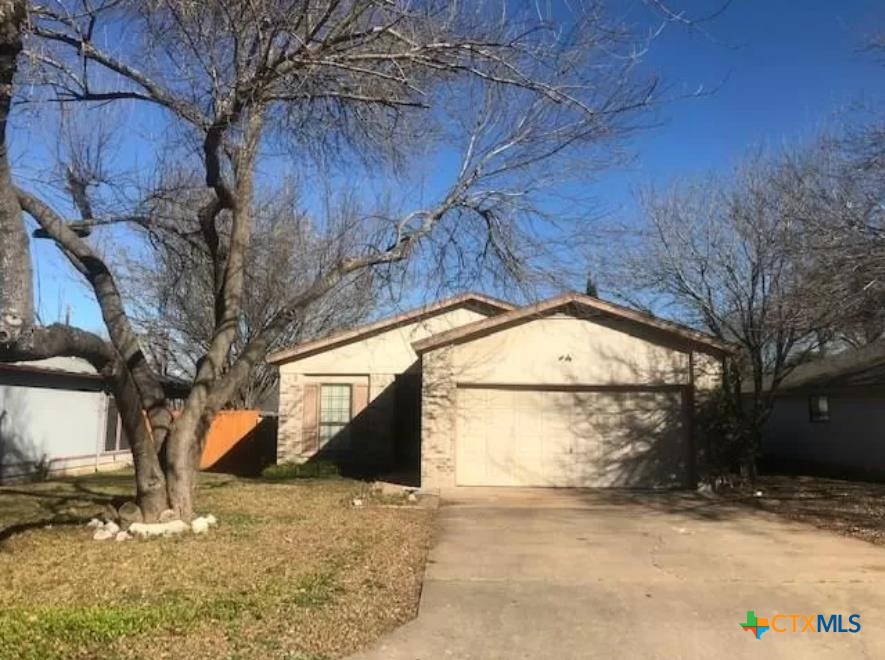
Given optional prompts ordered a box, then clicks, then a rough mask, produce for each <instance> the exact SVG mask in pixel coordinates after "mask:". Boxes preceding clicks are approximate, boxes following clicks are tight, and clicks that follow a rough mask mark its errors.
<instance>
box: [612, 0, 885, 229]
mask: <svg viewBox="0 0 885 660" xmlns="http://www.w3.org/2000/svg"><path fill="white" fill-rule="evenodd" d="M716 4H717V3H715V2H696V3H689V10H688V11H689V14H691V13H692V12H694V15H701V14H703V12H704V11H708V12H709V11H710V7H711V6H716ZM703 28H704V31H705V33H702V32H701V31H698V30H687V29H684V28H679V27H678V26H675V25H671V26H669V27H668V28H667V29H666V30H665V31H664V32H663V33H662V35H661V36H660V37H659V38H658V40H657V41H656V43H655V44H654V46H653V47H652V51H651V52H650V53H649V55H648V57H647V59H646V64H645V65H646V67H647V68H649V69H650V70H653V71H657V72H658V73H660V74H661V76H662V78H663V80H664V82H665V84H666V85H668V86H669V94H670V95H671V96H673V97H679V95H685V94H688V95H690V94H692V93H693V92H694V91H695V90H698V89H702V90H704V91H705V92H710V93H709V94H708V95H706V96H699V97H696V98H686V99H684V100H676V101H673V102H672V103H667V104H666V105H665V106H663V107H662V108H661V110H660V112H659V118H660V121H661V125H660V126H658V127H655V128H652V129H650V130H648V131H644V132H641V133H639V134H637V135H636V137H635V139H633V140H632V142H631V145H630V146H631V149H632V151H633V153H634V161H633V162H632V163H631V164H630V166H629V167H628V168H624V169H619V170H617V171H614V172H612V173H610V175H609V176H607V177H605V179H604V181H602V182H601V185H600V191H599V196H600V200H601V201H602V202H603V203H604V204H605V205H606V206H607V207H609V210H611V211H616V212H621V213H627V214H629V213H633V212H634V209H633V205H632V198H631V195H630V189H631V187H632V186H635V185H637V184H646V183H650V182H654V183H655V184H665V183H666V182H668V181H670V180H673V179H677V178H680V177H683V176H691V175H699V174H702V173H704V172H706V171H709V170H723V169H729V168H731V167H732V166H733V165H734V164H735V163H736V161H737V160H738V159H739V158H740V157H741V156H742V155H744V154H745V153H746V152H747V151H748V150H750V149H753V148H755V147H756V146H760V145H764V146H767V147H770V148H778V147H780V146H784V145H789V144H796V143H799V142H801V141H804V140H807V139H809V138H811V137H813V136H814V135H815V133H817V132H818V131H820V130H822V129H825V128H826V127H827V126H831V125H832V124H833V122H836V121H838V119H839V117H840V115H841V116H844V114H845V113H846V112H848V111H850V109H851V108H852V107H853V106H855V105H856V104H859V103H868V104H871V105H877V106H878V107H879V108H880V109H881V108H882V102H883V100H885V66H883V64H885V63H883V62H881V61H878V62H877V60H876V58H875V57H874V56H872V55H871V54H870V53H869V52H864V51H863V48H864V46H865V44H866V43H867V42H868V40H869V38H870V37H872V36H873V35H874V34H875V33H876V32H882V31H885V2H881V0H842V1H838V2H835V1H832V0H830V1H827V0H734V1H733V2H731V4H729V5H728V6H727V7H726V9H725V11H724V13H723V14H721V15H720V16H718V17H717V18H715V19H714V20H712V21H711V22H707V23H704V24H703Z"/></svg>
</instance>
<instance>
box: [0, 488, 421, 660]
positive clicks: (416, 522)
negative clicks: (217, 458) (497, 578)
mask: <svg viewBox="0 0 885 660" xmlns="http://www.w3.org/2000/svg"><path fill="white" fill-rule="evenodd" d="M131 483H132V476H131V474H119V473H117V474H111V475H109V474H103V475H91V476H89V477H84V478H77V479H69V480H61V481H50V482H46V483H41V484H27V485H14V486H7V487H0V575H3V576H4V580H3V581H2V582H0V658H3V659H6V658H17V659H18V658H34V659H37V658H39V659H41V660H42V659H45V658H94V657H108V658H145V657H149V658H183V657H186V658H219V657H221V658H228V657H230V658H233V657H236V658H312V659H320V658H335V657H340V656H343V655H346V654H348V653H351V652H353V651H355V650H357V649H359V648H361V647H363V646H365V645H367V644H369V643H371V642H372V641H374V640H375V639H376V638H378V637H379V636H380V635H382V634H384V633H385V632H387V631H389V630H391V629H392V628H394V627H396V626H398V625H399V624H401V623H403V622H404V621H406V620H408V619H410V618H412V617H413V616H414V614H415V612H416V608H417V601H418V596H419V591H420V584H421V579H422V575H423V569H424V560H425V556H426V551H427V547H428V544H429V539H430V524H431V520H430V518H431V513H430V512H429V511H427V510H424V509H420V508H415V507H395V508H392V507H378V506H371V505H368V504H367V505H366V506H363V507H353V506H352V505H351V502H352V500H353V499H354V498H356V497H365V499H366V501H367V502H368V501H369V498H368V497H367V491H368V486H367V484H365V483H362V482H356V481H351V480H347V479H341V478H338V479H326V480H315V479H314V480H304V481H293V482H283V481H275V482H272V483H269V482H261V481H249V480H243V479H237V478H233V477H228V476H224V475H207V474H204V475H202V480H201V486H200V490H201V492H200V494H199V501H200V502H201V505H202V507H203V509H202V511H203V512H205V513H213V514H215V515H216V516H217V517H218V519H219V523H218V526H217V527H215V528H213V529H212V530H211V531H210V532H209V534H207V535H202V536H196V535H187V536H183V537H180V538H175V539H154V540H144V541H135V540H131V541H126V542H123V543H117V542H115V541H103V542H98V541H93V540H92V538H91V536H92V530H90V529H87V528H86V527H85V526H84V525H83V521H84V520H88V519H89V518H90V517H91V516H93V515H95V514H96V513H99V512H100V511H102V510H103V509H104V508H105V507H106V506H107V505H108V504H115V503H119V502H121V501H122V500H123V499H125V498H126V497H128V495H129V492H130V489H131Z"/></svg>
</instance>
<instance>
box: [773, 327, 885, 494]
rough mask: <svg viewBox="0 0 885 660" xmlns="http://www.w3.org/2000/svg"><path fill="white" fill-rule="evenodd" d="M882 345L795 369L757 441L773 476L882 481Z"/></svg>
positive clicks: (884, 441)
mask: <svg viewBox="0 0 885 660" xmlns="http://www.w3.org/2000/svg"><path fill="white" fill-rule="evenodd" d="M883 429H885V341H877V342H874V343H872V344H869V345H868V346H865V347H863V348H859V349H849V350H845V351H842V352H840V353H836V354H834V355H831V356H827V357H822V358H818V359H816V360H813V361H809V362H806V363H804V364H800V365H798V366H797V367H795V368H794V369H793V370H792V371H791V372H790V373H789V374H787V376H786V377H785V378H784V380H783V381H782V382H781V384H780V387H779V388H778V390H777V392H776V395H775V400H774V407H773V408H772V411H771V414H770V416H769V418H768V420H767V421H766V424H765V427H764V429H763V436H762V458H763V461H764V464H765V465H766V466H767V467H768V468H770V469H775V470H787V471H806V472H809V471H810V472H817V473H822V474H832V475H839V476H861V477H875V478H885V436H883Z"/></svg>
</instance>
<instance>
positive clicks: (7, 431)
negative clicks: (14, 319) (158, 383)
mask: <svg viewBox="0 0 885 660" xmlns="http://www.w3.org/2000/svg"><path fill="white" fill-rule="evenodd" d="M167 394H169V395H170V396H181V395H183V390H182V387H181V386H180V385H177V384H174V383H172V382H170V383H167ZM131 462H132V455H131V453H130V451H129V446H128V444H127V442H126V436H125V434H123V432H122V429H121V424H120V419H119V416H118V414H117V408H116V406H115V403H114V398H113V397H112V396H110V395H109V394H108V393H106V391H105V388H104V382H103V379H102V377H101V376H99V375H98V374H97V373H96V371H95V369H94V368H93V367H92V366H91V365H90V364H89V363H88V362H86V361H85V360H81V359H79V358H66V357H60V358H50V359H47V360H35V361H32V362H16V363H0V479H11V478H18V477H24V476H28V475H31V474H33V473H43V474H44V475H48V474H65V473H76V472H84V471H91V470H100V469H114V468H118V467H122V466H123V465H128V464H130V463H131Z"/></svg>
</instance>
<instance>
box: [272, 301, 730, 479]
mask: <svg viewBox="0 0 885 660" xmlns="http://www.w3.org/2000/svg"><path fill="white" fill-rule="evenodd" d="M729 352H730V347H729V346H728V345H727V344H725V343H723V342H720V341H718V340H716V339H715V338H713V337H711V336H708V335H706V334H704V333H701V332H697V331H695V330H692V329H690V328H687V327H684V326H680V325H677V324H674V323H670V322H667V321H663V320H661V319H658V318H655V317H652V316H649V315H647V314H643V313H640V312H638V311H635V310H633V309H629V308H626V307H622V306H620V305H615V304H612V303H610V302H606V301H603V300H600V299H598V298H594V297H590V296H585V295H580V294H566V295H561V296H557V297H555V298H551V299H549V300H545V301H543V302H539V303H536V304H532V305H527V306H522V307H516V306H514V305H511V304H510V303H508V302H504V301H502V300H496V299H494V298H491V297H488V296H484V295H480V294H465V295H461V296H457V297H455V298H450V299H448V300H443V301H441V302H438V303H436V304H434V305H430V306H429V307H425V308H422V309H418V310H414V311H411V312H408V313H404V314H400V315H397V316H393V317H391V318H388V319H384V320H382V321H378V322H376V323H372V324H369V325H367V326H364V327H361V328H357V329H354V330H348V331H345V332H339V333H337V334H333V335H331V336H329V337H326V338H323V339H319V340H316V341H311V342H307V343H304V344H300V345H297V346H294V347H292V348H289V349H285V350H281V351H279V352H277V353H275V354H273V355H271V356H270V357H269V360H270V361H271V362H272V363H274V364H277V365H279V371H280V409H279V433H278V443H277V460H278V461H296V462H303V461H309V460H313V459H317V458H327V459H330V460H334V461H337V462H338V463H340V464H344V465H352V466H357V467H360V466H363V467H365V466H373V467H376V468H382V469H383V468H388V469H389V468H391V467H397V468H400V469H403V468H405V469H413V470H415V471H416V472H419V473H420V485H421V486H422V487H423V488H431V489H437V488H441V487H450V486H456V485H457V486H563V487H569V486H594V487H595V486H628V487H669V486H687V485H691V484H692V483H693V481H694V478H695V475H694V459H695V446H696V444H697V439H696V438H695V433H694V425H693V419H694V408H695V406H694V401H695V392H696V390H701V389H708V388H711V387H713V386H715V384H716V383H717V381H718V378H719V376H720V374H721V362H722V359H723V358H724V356H725V355H727V354H728V353H729Z"/></svg>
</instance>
